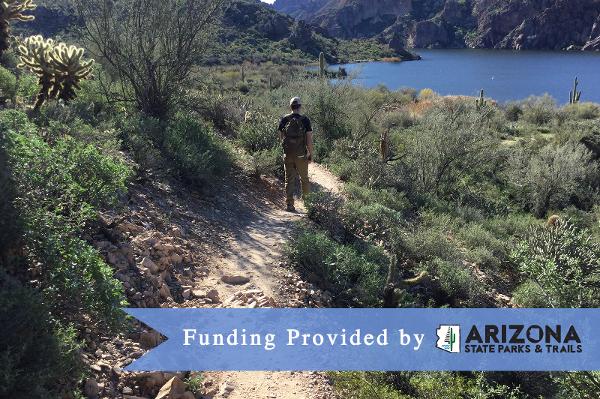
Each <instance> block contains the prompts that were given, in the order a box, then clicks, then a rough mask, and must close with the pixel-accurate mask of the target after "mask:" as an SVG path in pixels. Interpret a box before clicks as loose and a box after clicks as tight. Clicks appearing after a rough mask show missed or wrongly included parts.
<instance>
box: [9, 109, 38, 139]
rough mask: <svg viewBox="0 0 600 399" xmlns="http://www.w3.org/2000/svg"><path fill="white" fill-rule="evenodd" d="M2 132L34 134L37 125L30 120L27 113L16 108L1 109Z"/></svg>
mask: <svg viewBox="0 0 600 399" xmlns="http://www.w3.org/2000/svg"><path fill="white" fill-rule="evenodd" d="M0 132H14V133H20V134H34V133H36V132H37V126H36V125H35V124H34V123H33V122H31V121H30V120H29V118H28V117H27V114H25V113H24V112H22V111H18V110H15V109H7V110H3V111H0Z"/></svg>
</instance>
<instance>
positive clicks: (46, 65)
mask: <svg viewBox="0 0 600 399" xmlns="http://www.w3.org/2000/svg"><path fill="white" fill-rule="evenodd" d="M83 53H84V50H83V49H82V48H78V47H76V46H68V45H66V44H65V43H58V44H56V43H55V42H54V40H52V39H44V38H43V37H42V36H31V37H28V38H27V39H25V41H23V43H22V44H21V45H20V46H19V58H20V59H21V64H20V65H19V66H20V67H22V68H27V69H29V70H30V71H31V72H33V73H34V74H36V75H37V76H38V78H39V84H40V92H39V94H38V97H37V101H36V103H35V107H34V109H39V108H40V107H41V106H42V105H43V104H44V102H46V101H47V100H49V99H53V98H58V99H61V100H63V101H65V102H68V101H70V100H72V99H73V98H75V96H76V94H75V90H78V89H79V83H80V82H81V81H82V80H83V79H87V78H89V77H90V76H91V73H92V65H93V63H94V60H87V61H84V60H83Z"/></svg>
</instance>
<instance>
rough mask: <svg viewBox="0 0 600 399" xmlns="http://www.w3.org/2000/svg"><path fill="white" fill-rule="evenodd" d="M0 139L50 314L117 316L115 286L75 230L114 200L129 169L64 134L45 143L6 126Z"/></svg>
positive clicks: (118, 290)
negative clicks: (6, 156)
mask: <svg viewBox="0 0 600 399" xmlns="http://www.w3.org/2000/svg"><path fill="white" fill-rule="evenodd" d="M2 145H3V147H4V151H6V153H7V155H8V166H9V169H10V178H11V180H12V182H13V185H14V187H15V191H16V195H15V200H14V206H15V208H16V209H17V211H18V219H19V224H20V226H21V230H22V233H23V238H24V242H25V245H26V246H27V247H28V249H29V251H28V255H29V259H28V260H29V262H30V263H31V264H35V265H38V266H36V267H37V268H40V270H38V271H37V272H38V273H39V277H38V280H39V282H40V289H41V291H42V292H43V294H44V296H45V298H47V300H48V301H49V303H51V304H52V309H53V311H54V314H55V315H60V316H62V317H63V318H64V319H67V320H69V319H70V318H71V317H80V316H81V313H82V312H84V313H88V314H92V315H94V316H97V317H99V318H100V319H101V320H108V321H115V322H118V317H119V315H120V314H121V313H120V310H119V307H120V306H121V305H122V298H123V296H122V292H121V291H122V288H121V284H120V283H119V282H118V281H117V280H116V279H113V277H112V270H111V269H110V268H109V267H108V266H107V265H106V264H105V263H104V261H103V260H102V258H101V257H100V255H99V254H98V252H97V251H96V250H95V249H93V248H92V247H91V246H90V245H89V244H87V243H86V242H84V241H82V240H80V239H79V238H77V235H78V234H79V233H80V232H81V231H82V229H83V228H84V227H85V225H86V224H87V223H88V222H89V221H90V220H93V219H94V218H96V216H97V210H98V209H99V208H102V207H105V206H109V205H114V204H115V203H116V201H117V199H118V195H119V193H122V192H124V191H125V182H126V180H127V178H128V177H129V173H130V172H129V169H128V168H127V167H126V166H125V165H124V164H123V163H122V162H120V161H116V160H114V159H112V158H109V157H106V156H104V155H103V154H101V153H100V152H99V151H98V150H97V149H96V148H95V147H93V146H91V145H86V144H82V143H80V142H78V141H76V140H74V139H72V138H70V137H65V138H61V139H59V140H58V141H57V142H56V143H55V144H54V146H50V145H48V144H47V143H46V142H44V141H43V140H42V139H41V138H40V137H39V136H37V135H35V134H27V135H23V134H18V133H14V132H12V131H9V132H8V134H7V135H6V136H5V141H4V142H3V143H2Z"/></svg>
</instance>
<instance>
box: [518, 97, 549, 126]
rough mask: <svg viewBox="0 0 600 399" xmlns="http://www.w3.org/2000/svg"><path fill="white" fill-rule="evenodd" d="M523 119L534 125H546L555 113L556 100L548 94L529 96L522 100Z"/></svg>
mask: <svg viewBox="0 0 600 399" xmlns="http://www.w3.org/2000/svg"><path fill="white" fill-rule="evenodd" d="M521 107H522V108H523V116H522V118H523V120H525V121H526V122H529V123H532V124H534V125H538V126H540V125H546V124H548V123H550V122H551V121H552V118H554V115H555V113H556V102H555V101H554V99H553V98H552V97H551V96H549V95H547V94H546V95H544V96H542V97H535V96H532V97H529V98H528V99H527V100H525V101H523V103H522V105H521Z"/></svg>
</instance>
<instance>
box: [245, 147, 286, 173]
mask: <svg viewBox="0 0 600 399" xmlns="http://www.w3.org/2000/svg"><path fill="white" fill-rule="evenodd" d="M249 162H250V172H251V173H252V174H255V175H257V176H260V175H267V176H272V175H275V176H277V177H281V178H283V176H284V170H283V156H282V153H281V150H280V149H279V148H277V147H275V148H272V149H270V150H260V151H257V152H255V153H253V154H252V155H250V157H249Z"/></svg>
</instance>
